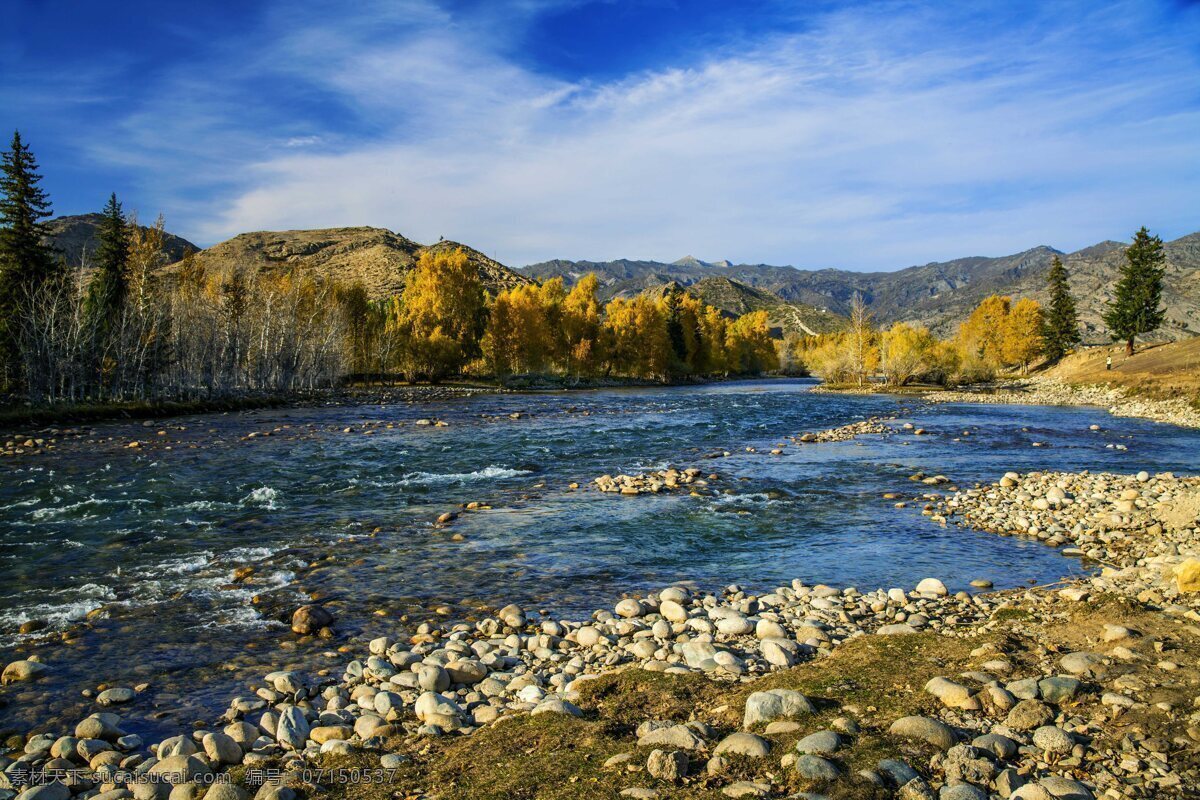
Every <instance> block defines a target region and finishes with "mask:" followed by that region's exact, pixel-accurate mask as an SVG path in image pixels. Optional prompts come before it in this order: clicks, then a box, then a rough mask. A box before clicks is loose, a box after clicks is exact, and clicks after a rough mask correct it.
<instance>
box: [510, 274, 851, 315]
mask: <svg viewBox="0 0 1200 800" xmlns="http://www.w3.org/2000/svg"><path fill="white" fill-rule="evenodd" d="M767 269H771V270H780V271H786V272H791V273H794V272H796V270H794V269H792V268H791V267H769V268H767ZM738 270H739V268H738V267H733V266H732V265H731V264H730V263H729V262H728V261H718V262H712V263H710V262H705V261H700V260H699V259H696V258H693V257H692V256H686V257H684V258H681V259H679V260H678V261H676V262H674V263H671V264H665V263H662V262H658V261H630V260H627V259H620V260H617V261H563V260H557V261H547V262H544V263H542V264H533V265H531V266H528V267H523V268H522V269H521V271H522V272H524V273H526V274H529V275H530V276H532V277H534V278H536V279H538V280H540V281H544V280H548V279H550V278H562V279H563V282H564V283H565V284H566V285H567V286H571V285H573V284H574V283H575V282H576V281H578V280H579V279H580V278H582V277H583V276H584V275H587V274H588V273H589V272H594V273H596V277H597V278H599V279H600V297H601V299H602V300H606V301H607V300H610V299H612V298H614V297H633V296H634V295H638V294H642V293H644V292H655V293H657V292H660V291H661V290H662V289H663V288H664V287H668V286H671V285H679V286H681V287H683V288H684V289H685V290H686V291H687V292H688V293H689V294H692V295H694V296H696V297H698V298H700V299H701V300H703V301H704V302H706V303H708V304H709V305H711V306H714V307H716V308H719V309H721V310H722V311H724V312H725V313H726V314H728V315H729V316H734V317H736V316H741V315H742V314H745V313H746V312H748V311H759V310H765V311H767V312H768V316H769V317H770V320H771V325H772V327H775V328H778V329H779V330H780V331H783V332H794V333H808V332H813V333H825V332H828V331H831V330H836V329H837V328H839V327H841V325H842V323H843V322H844V320H843V319H842V317H840V316H838V315H837V314H835V313H832V312H831V311H830V310H829V309H827V308H825V307H823V305H822V306H815V305H809V304H807V303H804V302H795V301H792V300H791V299H787V298H784V297H781V296H780V295H778V294H776V293H774V292H772V291H771V290H770V289H768V288H766V287H762V286H759V285H757V284H756V283H754V282H752V281H753V280H755V279H756V277H755V276H754V275H751V280H750V281H744V280H741V279H739V278H738V277H737V275H738V274H739V272H738Z"/></svg>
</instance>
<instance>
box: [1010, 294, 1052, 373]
mask: <svg viewBox="0 0 1200 800" xmlns="http://www.w3.org/2000/svg"><path fill="white" fill-rule="evenodd" d="M1042 329H1043V317H1042V307H1041V306H1040V305H1038V302H1037V301H1036V300H1033V299H1031V298H1028V297H1022V298H1021V299H1020V300H1018V301H1017V302H1016V303H1014V304H1013V305H1012V308H1011V309H1010V310H1009V312H1008V319H1007V320H1006V324H1005V326H1004V341H1003V347H1002V353H1003V358H1004V363H1005V364H1006V365H1009V366H1019V367H1020V368H1021V370H1022V371H1023V372H1027V371H1028V370H1029V364H1030V362H1031V361H1033V360H1034V359H1035V358H1037V357H1038V356H1039V355H1041V354H1042Z"/></svg>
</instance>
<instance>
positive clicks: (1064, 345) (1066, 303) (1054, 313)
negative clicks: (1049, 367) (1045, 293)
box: [1042, 256, 1081, 361]
mask: <svg viewBox="0 0 1200 800" xmlns="http://www.w3.org/2000/svg"><path fill="white" fill-rule="evenodd" d="M1046 278H1047V282H1048V283H1049V285H1050V308H1049V310H1048V311H1047V312H1046V317H1045V324H1044V326H1043V330H1042V346H1043V351H1044V353H1045V355H1046V357H1047V358H1048V359H1050V360H1051V361H1057V360H1058V359H1060V358H1062V357H1063V356H1064V355H1066V352H1067V351H1068V350H1070V349H1071V347H1073V346H1074V345H1077V344H1079V342H1080V338H1081V337H1080V335H1079V318H1078V317H1077V316H1076V314H1075V298H1073V297H1071V287H1070V285H1069V284H1068V283H1067V268H1066V267H1064V266H1063V263H1062V259H1060V258H1059V257H1058V256H1055V257H1054V261H1053V262H1051V264H1050V273H1049V274H1048V275H1047V276H1046Z"/></svg>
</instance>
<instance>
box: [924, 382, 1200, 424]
mask: <svg viewBox="0 0 1200 800" xmlns="http://www.w3.org/2000/svg"><path fill="white" fill-rule="evenodd" d="M925 399H927V400H929V401H930V402H934V403H1003V404H1019V405H1025V404H1035V405H1051V406H1100V407H1102V408H1107V409H1108V412H1109V413H1110V414H1112V415H1113V416H1114V417H1140V418H1143V419H1150V420H1154V421H1155V422H1167V423H1170V424H1172V425H1181V426H1184V427H1189V428H1200V408H1197V407H1196V405H1195V404H1194V402H1192V401H1189V400H1185V399H1183V398H1178V397H1173V398H1155V397H1148V396H1142V395H1138V394H1133V393H1131V392H1130V390H1129V389H1127V388H1116V387H1110V386H1104V385H1096V384H1069V383H1063V382H1062V381H1058V380H1055V379H1052V378H1042V377H1034V378H1029V379H1026V380H1019V381H1009V382H1002V383H997V384H995V385H990V386H984V387H979V388H974V389H962V390H945V391H936V392H929V393H928V394H926V395H925Z"/></svg>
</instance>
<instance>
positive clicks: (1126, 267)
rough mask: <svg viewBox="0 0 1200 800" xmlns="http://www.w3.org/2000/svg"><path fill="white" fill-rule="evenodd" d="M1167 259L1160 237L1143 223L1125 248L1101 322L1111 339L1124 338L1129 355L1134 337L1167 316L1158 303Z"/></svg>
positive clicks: (1160, 297) (1153, 327)
mask: <svg viewBox="0 0 1200 800" xmlns="http://www.w3.org/2000/svg"><path fill="white" fill-rule="evenodd" d="M1166 260H1167V257H1166V255H1165V254H1164V253H1163V243H1162V239H1160V238H1158V237H1157V236H1151V235H1150V231H1148V230H1146V228H1145V226H1142V229H1141V230H1139V231H1138V232H1137V233H1135V234H1134V235H1133V244H1131V245H1130V246H1129V247H1128V249H1126V250H1125V263H1124V264H1123V265H1121V277H1120V278H1119V279H1118V280H1117V287H1116V291H1115V294H1114V296H1113V299H1112V300H1111V301H1110V302H1109V304H1108V310H1107V311H1106V312H1105V313H1104V324H1105V325H1107V326H1108V331H1109V334H1110V335H1111V336H1112V338H1113V340H1114V341H1124V342H1125V351H1126V352H1127V353H1129V354H1130V355H1133V343H1134V340H1135V339H1136V338H1137V337H1138V336H1140V335H1142V334H1145V333H1150V332H1151V331H1153V330H1155V329H1157V328H1158V326H1159V325H1161V324H1162V321H1163V318H1164V317H1165V316H1166V309H1164V308H1162V307H1161V306H1160V305H1159V304H1160V303H1161V302H1162V281H1163V275H1164V274H1165V273H1166V268H1165V264H1166Z"/></svg>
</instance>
